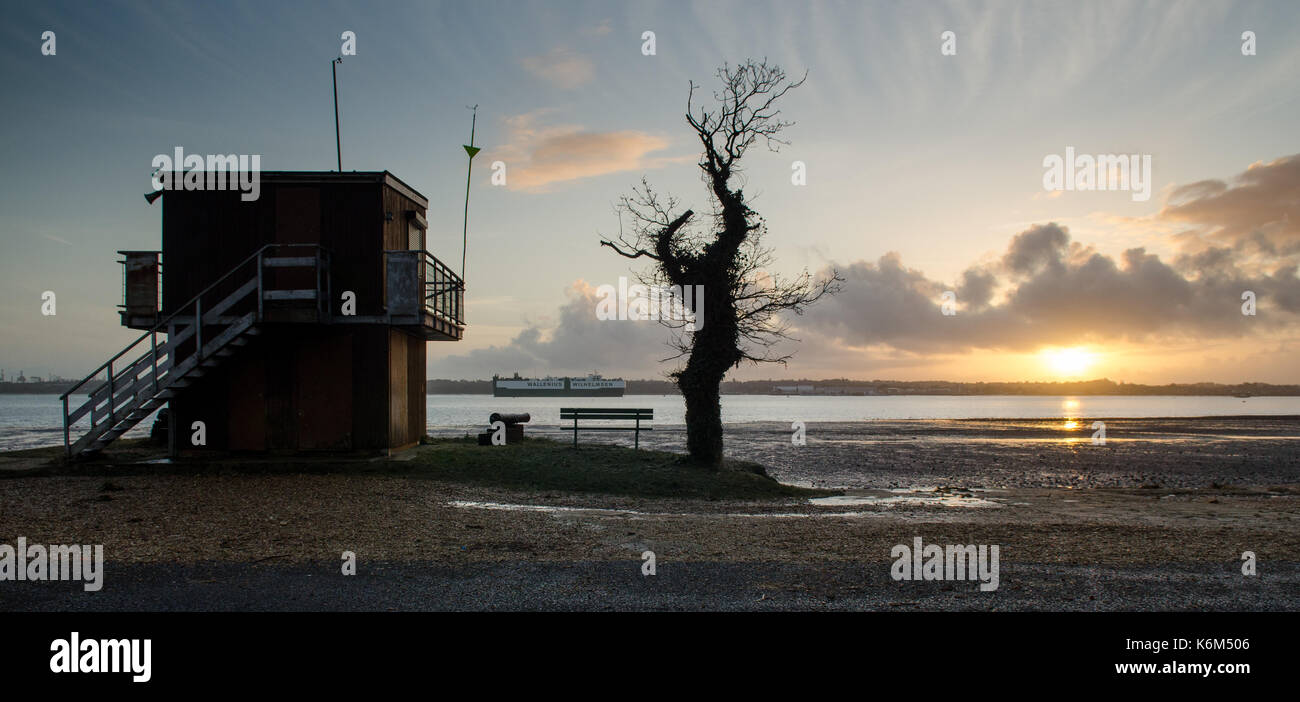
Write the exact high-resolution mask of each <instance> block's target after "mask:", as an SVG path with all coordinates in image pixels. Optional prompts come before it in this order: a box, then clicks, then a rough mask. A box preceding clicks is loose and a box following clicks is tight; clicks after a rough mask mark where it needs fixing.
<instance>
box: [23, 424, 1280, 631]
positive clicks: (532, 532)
mask: <svg viewBox="0 0 1300 702" xmlns="http://www.w3.org/2000/svg"><path fill="white" fill-rule="evenodd" d="M1109 426H1115V427H1117V428H1119V430H1118V431H1113V432H1112V435H1115V436H1117V437H1118V438H1117V439H1108V442H1107V444H1106V445H1105V446H1094V445H1093V444H1092V443H1091V442H1090V441H1088V440H1087V438H1086V437H1087V436H1088V435H1087V434H1084V435H1083V438H1082V439H1079V440H1073V438H1074V437H1070V439H1069V440H1063V439H1062V438H1061V437H1059V436H1056V435H1052V434H1050V432H1052V431H1054V430H1053V429H1052V428H1051V427H1049V426H1046V425H1042V424H1035V423H1032V422H1030V423H1027V424H1026V425H1023V426H1015V427H1011V428H1007V427H1005V426H1001V425H999V426H996V427H995V426H990V425H989V424H987V423H980V422H957V423H955V424H954V423H950V422H914V423H891V424H890V425H889V426H888V427H880V426H876V427H873V430H874V431H873V432H872V434H871V437H870V438H863V436H862V431H861V430H862V427H852V428H850V427H829V428H826V427H816V428H814V427H810V430H809V440H808V445H807V446H804V447H792V446H790V445H789V443H788V442H789V435H788V433H786V432H782V431H778V430H777V429H776V428H774V427H729V432H730V433H729V437H728V441H729V443H728V446H729V453H730V454H732V455H735V456H736V457H740V458H749V459H751V460H756V461H759V462H761V463H763V464H765V465H766V466H768V467H769V472H770V473H771V474H772V475H773V476H774V477H777V478H779V479H782V480H783V481H785V482H793V483H805V484H810V485H817V486H819V487H825V486H833V487H835V488H837V492H839V494H837V495H834V496H828V497H817V498H811V499H810V498H783V499H776V500H728V499H722V500H702V499H676V498H647V497H636V496H628V495H601V494H585V493H566V492H557V491H541V492H539V491H530V490H518V489H506V488H501V487H492V486H483V485H475V484H465V483H461V482H448V481H445V480H440V479H438V477H437V475H436V473H431V472H429V471H426V470H424V469H423V467H422V465H423V464H422V463H421V461H422V460H423V459H424V458H427V455H428V454H427V451H428V449H429V447H421V448H419V449H414V450H411V451H407V452H404V453H402V454H400V455H398V456H396V457H395V458H393V459H391V460H384V459H373V460H372V461H370V462H368V463H369V464H370V465H371V468H372V469H371V470H368V471H358V470H346V471H339V470H334V469H331V468H326V467H321V466H318V467H316V468H308V469H307V470H301V469H300V470H294V469H292V468H278V469H274V470H266V469H259V470H256V471H251V470H250V471H241V470H231V469H230V468H229V467H228V466H227V467H224V468H222V469H220V470H213V469H199V470H195V469H193V468H187V467H185V466H171V465H166V464H156V463H155V464H139V463H136V464H131V465H119V466H91V467H75V468H73V469H69V470H66V471H60V470H55V471H54V472H53V473H51V474H45V475H30V474H26V471H25V470H24V468H26V469H30V468H31V467H32V465H33V463H34V460H33V459H32V458H30V457H26V458H24V457H20V456H15V455H13V454H8V455H6V456H5V457H4V459H3V460H0V471H2V472H3V473H4V474H5V475H6V476H7V477H6V479H0V534H3V535H4V537H5V538H6V539H7V540H8V541H12V540H13V539H14V538H15V537H16V536H19V535H22V536H26V537H27V538H28V539H29V541H42V542H46V543H102V544H104V547H105V553H106V559H107V561H108V564H107V573H108V576H107V581H108V582H109V583H110V584H112V583H113V581H114V580H115V579H116V580H117V587H116V588H114V587H112V586H106V587H105V592H104V593H102V594H100V595H97V596H95V597H94V598H92V597H88V596H86V595H84V594H82V593H80V591H74V590H73V589H72V588H69V587H62V585H63V584H53V585H51V586H50V587H44V588H41V587H36V586H28V587H26V588H21V589H19V588H13V587H6V588H0V607H3V608H5V609H11V610H20V609H29V608H38V609H81V608H98V607H104V608H109V609H111V608H115V607H121V606H128V605H127V603H128V602H129V603H132V604H130V605H129V606H134V607H139V608H142V609H173V608H176V609H204V608H214V609H240V608H253V609H281V608H284V607H289V608H307V609H310V608H313V607H320V608H344V609H371V608H374V609H387V608H397V609H496V608H507V609H521V608H523V609H533V608H540V609H572V608H577V609H583V608H602V607H603V605H601V604H600V603H599V602H597V601H594V600H591V599H589V598H587V597H586V596H585V595H583V594H581V593H583V592H589V591H590V590H591V588H596V590H601V591H606V590H607V591H609V592H611V593H613V594H611V595H610V597H611V598H612V599H611V600H610V602H613V603H616V604H617V607H618V608H623V609H627V608H631V609H637V608H644V609H719V608H721V609H737V608H739V609H747V608H760V609H761V608H768V607H770V608H778V609H780V608H790V609H808V608H814V609H815V608H837V609H838V608H845V609H874V608H886V607H897V606H907V607H913V608H921V609H954V608H956V609H964V608H978V609H984V608H989V609H1076V608H1084V609H1121V610H1124V609H1270V610H1271V609H1281V610H1295V609H1300V594H1297V593H1300V587H1297V585H1300V509H1298V508H1300V467H1298V465H1300V464H1298V463H1297V460H1298V459H1297V451H1296V447H1297V445H1298V444H1297V439H1296V436H1297V432H1300V419H1297V418H1272V419H1268V420H1266V421H1260V420H1258V419H1256V418H1251V419H1250V420H1249V421H1237V420H1232V419H1206V420H1187V419H1180V420H1176V421H1175V420H1142V421H1136V420H1131V421H1128V422H1124V421H1115V422H1114V424H1111V423H1109V422H1108V427H1109ZM814 429H816V431H813V430H814ZM1044 434H1047V435H1046V436H1044ZM672 440H673V436H672V432H670V431H669V432H658V431H657V432H656V433H655V436H654V439H653V443H654V444H660V445H668V444H671V442H672ZM645 444H646V442H643V446H645ZM484 450H490V449H484ZM916 536H920V537H923V538H924V539H925V541H926V542H927V543H936V544H954V543H955V544H997V545H999V546H1000V548H1001V559H1002V569H1003V576H1002V586H1001V587H1000V588H999V589H998V590H997V591H996V592H991V593H981V592H977V591H975V589H974V588H973V587H972V586H971V585H970V584H968V583H964V582H963V583H955V584H954V583H932V582H925V583H922V582H916V583H906V582H904V583H900V582H896V581H894V580H892V579H891V578H890V577H889V574H888V573H889V564H890V563H891V561H892V558H891V556H890V550H891V548H892V547H893V546H895V545H897V544H904V543H910V542H911V540H912V539H913V538H914V537H916ZM344 551H352V552H354V553H356V554H357V557H358V562H359V564H360V565H359V568H358V573H359V576H358V577H359V578H364V579H367V580H366V583H367V584H365V585H364V586H361V585H357V584H355V582H353V581H350V580H349V581H347V582H346V583H344V582H343V580H340V576H339V562H340V554H341V553H342V552H344ZM645 551H653V552H654V553H655V554H656V559H657V562H658V563H659V564H660V568H661V570H660V572H659V573H657V574H656V575H655V576H654V578H647V577H646V576H642V575H641V574H640V570H639V569H640V566H641V562H642V561H641V554H642V553H643V552H645ZM1244 551H1252V552H1254V553H1255V554H1256V555H1257V558H1258V562H1259V566H1258V575H1255V576H1244V575H1242V573H1241V570H1240V564H1241V556H1242V553H1243V552H1244ZM575 573H576V574H577V575H575ZM437 574H440V575H437ZM579 576H581V577H579ZM633 576H635V577H633ZM575 578H577V580H576V581H575V580H574V579H575ZM584 578H585V579H587V580H585V581H584V580H583V579H584ZM642 580H654V582H657V583H663V587H665V588H668V590H666V591H665V592H668V591H671V592H672V593H674V594H673V595H672V596H667V595H666V594H664V593H659V594H654V593H648V592H647V591H645V590H644V588H646V587H652V586H649V585H646V584H645V583H644V582H642ZM262 581H265V582H266V583H271V584H273V583H276V582H281V583H282V585H283V587H284V588H289V589H290V590H292V591H293V592H295V593H297V599H295V600H293V602H292V603H287V602H288V601H286V600H284V599H283V598H282V597H281V596H280V595H281V594H282V593H283V592H284V590H283V588H282V587H280V586H268V587H266V588H263V587H262V586H250V585H248V583H250V582H262ZM623 581H631V582H635V583H637V584H636V585H635V587H633V586H628V585H619V584H618V583H621V582H623ZM485 582H489V583H491V582H496V583H498V585H497V587H501V588H505V591H508V592H509V593H513V594H509V595H506V594H502V593H501V592H497V593H495V594H494V593H486V592H485V593H483V594H482V595H481V596H480V597H477V598H475V597H471V596H470V593H471V592H472V591H473V590H472V588H482V587H483V583H485ZM560 582H588V585H589V587H587V588H576V589H575V590H574V592H573V594H572V596H571V597H569V598H568V599H566V598H565V597H564V596H561V595H560V594H557V593H558V592H559V591H557V590H556V589H555V587H556V584H557V583H560ZM289 583H292V585H290V584H289ZM418 583H425V585H424V586H421V587H416V584H418ZM669 583H672V584H671V585H670V584H669ZM1070 583H1074V585H1070ZM390 586H391V587H390ZM304 588H305V589H304ZM339 588H344V589H343V590H340V589H339ZM393 588H397V589H396V590H394V589H393ZM404 588H405V589H404ZM410 588H414V589H413V590H411V591H410V592H409V593H408V594H409V597H405V598H398V597H397V596H396V594H395V593H396V592H398V591H403V592H405V591H407V589H410ZM900 588H901V589H900ZM343 591H346V592H354V591H355V592H359V593H363V594H361V595H358V596H357V597H354V598H351V599H346V601H345V600H341V599H339V593H340V592H343ZM503 592H504V591H503ZM367 593H368V594H367ZM637 593H641V594H637ZM638 598H640V599H638ZM898 602H902V603H910V604H901V605H900V604H895V603H898ZM295 603H296V604H295ZM584 603H585V604H584Z"/></svg>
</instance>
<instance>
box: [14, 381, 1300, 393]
mask: <svg viewBox="0 0 1300 702" xmlns="http://www.w3.org/2000/svg"><path fill="white" fill-rule="evenodd" d="M75 382H76V381H71V380H59V381H53V382H50V381H45V382H40V383H31V382H28V383H14V382H8V381H6V382H0V395H61V394H63V393H64V392H67V391H68V390H69V389H70V388H72V386H73V385H74V384H75ZM93 386H94V383H87V384H85V385H84V386H83V387H82V388H81V389H82V390H84V391H89V390H90V389H91V388H92V387H93ZM721 391H722V394H723V395H766V396H773V395H775V396H791V397H889V396H925V395H932V396H950V397H957V396H1024V397H1034V396H1058V395H1076V396H1085V397H1160V396H1164V397H1242V398H1248V397H1297V396H1300V385H1274V384H1271V383H1237V384H1234V385H1224V384H1220V383H1171V384H1168V385H1143V384H1138V383H1117V382H1115V381H1112V380H1108V379H1105V378H1103V379H1101V380H1088V381H1079V382H1061V383H1038V382H1014V383H987V382H978V383H961V382H950V381H938V380H934V381H931V380H923V381H901V380H870V381H864V380H843V379H829V380H806V379H799V380H746V381H728V382H724V383H723V384H722V388H721ZM425 393H426V394H428V395H492V381H491V380H445V379H435V380H430V381H427V383H426V387H425ZM78 394H85V393H84V392H82V393H78ZM677 394H679V393H678V390H677V387H676V386H675V385H674V384H673V383H671V382H669V381H667V380H628V381H627V392H626V394H625V396H626V395H677Z"/></svg>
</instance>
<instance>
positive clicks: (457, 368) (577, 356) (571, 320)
mask: <svg viewBox="0 0 1300 702" xmlns="http://www.w3.org/2000/svg"><path fill="white" fill-rule="evenodd" d="M566 294H567V296H568V301H567V302H566V303H565V304H564V306H563V307H561V308H560V313H559V318H558V321H557V322H556V324H555V326H554V327H551V328H549V329H545V328H542V327H540V326H538V325H529V326H527V327H525V328H524V329H523V331H521V332H519V334H518V335H517V336H515V338H514V339H512V340H511V341H510V343H508V344H505V345H503V346H489V347H487V348H484V349H474V350H473V351H470V352H469V353H466V354H460V355H456V356H449V357H447V358H444V359H441V360H439V361H437V362H435V364H434V367H433V370H432V375H433V376H437V377H453V378H456V377H474V378H478V377H485V376H487V375H491V374H492V373H501V374H503V375H506V374H509V373H512V372H515V371H519V372H520V373H525V374H547V373H555V374H566V373H567V374H581V373H587V372H590V371H593V370H596V371H601V372H603V373H606V374H617V373H626V374H630V375H632V376H634V377H650V376H654V375H656V373H655V372H654V369H656V368H660V369H661V370H660V373H662V372H664V371H666V370H669V369H668V368H666V367H661V364H660V363H659V362H658V361H659V359H662V358H666V357H667V356H669V355H670V353H671V351H670V350H669V349H668V347H667V346H666V342H667V340H668V338H669V331H668V330H667V329H665V328H664V327H663V326H660V324H659V323H658V322H653V321H631V320H627V321H620V320H600V319H597V318H596V301H597V299H598V298H597V296H596V289H595V288H594V287H592V286H591V285H588V284H587V283H586V282H584V281H581V280H578V281H575V282H574V283H573V284H572V285H571V286H570V287H569V289H568V290H567V291H566Z"/></svg>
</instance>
